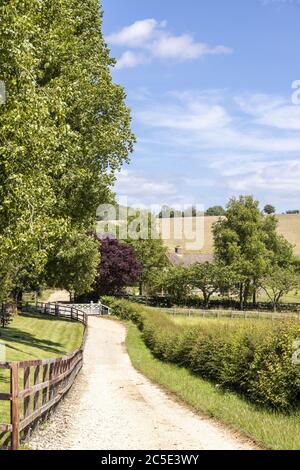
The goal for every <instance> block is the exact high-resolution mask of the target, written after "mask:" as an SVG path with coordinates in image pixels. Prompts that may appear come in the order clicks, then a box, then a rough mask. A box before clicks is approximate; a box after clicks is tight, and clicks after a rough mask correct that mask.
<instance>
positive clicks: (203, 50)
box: [152, 34, 232, 60]
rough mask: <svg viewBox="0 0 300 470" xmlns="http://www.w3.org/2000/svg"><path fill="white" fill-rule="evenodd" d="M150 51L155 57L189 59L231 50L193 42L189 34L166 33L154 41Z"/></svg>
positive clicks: (226, 52)
mask: <svg viewBox="0 0 300 470" xmlns="http://www.w3.org/2000/svg"><path fill="white" fill-rule="evenodd" d="M152 52H153V55H154V56H155V57H160V58H163V59H179V60H189V59H198V57H201V56H204V55H208V54H229V53H231V52H232V50H231V49H229V48H227V47H225V46H216V47H209V46H208V45H207V44H204V43H200V42H195V41H194V39H193V37H192V36H190V35H189V34H183V35H181V36H171V35H167V34H166V35H163V36H161V37H160V38H159V39H158V40H157V41H155V42H154V44H153V49H152Z"/></svg>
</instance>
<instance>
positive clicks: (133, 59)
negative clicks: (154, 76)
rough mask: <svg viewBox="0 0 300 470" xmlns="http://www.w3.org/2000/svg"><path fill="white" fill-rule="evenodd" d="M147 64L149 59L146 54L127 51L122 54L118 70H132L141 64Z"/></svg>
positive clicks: (117, 66)
mask: <svg viewBox="0 0 300 470" xmlns="http://www.w3.org/2000/svg"><path fill="white" fill-rule="evenodd" d="M146 62H147V57H145V55H144V54H139V53H136V52H132V51H126V52H124V53H123V54H122V56H121V57H120V59H119V60H118V62H117V65H116V69H119V70H121V69H124V68H132V67H136V66H137V65H139V64H144V63H146Z"/></svg>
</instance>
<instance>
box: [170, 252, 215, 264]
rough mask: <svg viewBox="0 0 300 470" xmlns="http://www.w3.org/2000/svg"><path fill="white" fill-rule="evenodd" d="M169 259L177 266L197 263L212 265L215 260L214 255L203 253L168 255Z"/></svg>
mask: <svg viewBox="0 0 300 470" xmlns="http://www.w3.org/2000/svg"><path fill="white" fill-rule="evenodd" d="M168 258H169V260H170V262H171V263H172V264H174V265H175V266H180V265H183V266H188V265H190V264H195V263H206V262H208V263H212V262H213V260H214V257H213V255H208V254H203V253H183V254H177V253H168Z"/></svg>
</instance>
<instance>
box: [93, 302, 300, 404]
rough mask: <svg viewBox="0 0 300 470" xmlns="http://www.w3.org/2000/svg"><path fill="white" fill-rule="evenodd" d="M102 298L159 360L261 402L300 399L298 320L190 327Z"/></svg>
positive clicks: (130, 304)
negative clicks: (133, 325) (128, 322)
mask: <svg viewBox="0 0 300 470" xmlns="http://www.w3.org/2000/svg"><path fill="white" fill-rule="evenodd" d="M102 301H103V302H104V303H106V304H107V305H109V306H110V307H111V308H112V309H113V313H114V314H115V315H116V316H118V317H119V318H120V319H122V320H131V321H133V322H134V323H136V324H137V326H138V327H139V329H140V330H141V331H142V336H143V340H144V342H145V344H146V345H147V347H148V348H149V349H150V350H151V351H152V353H153V354H154V355H155V356H156V357H157V358H158V359H161V360H163V361H167V362H171V363H175V364H178V365H181V366H184V367H186V368H188V369H189V370H191V371H192V372H194V373H195V374H198V375H200V376H201V377H204V378H208V379H210V380H213V381H214V382H215V383H217V384H219V385H220V386H221V387H224V388H230V389H231V390H234V391H237V392H239V393H242V394H243V395H244V396H246V397H248V398H249V399H250V400H251V401H252V402H254V403H257V404H259V405H264V406H268V407H272V408H275V409H278V410H285V411H288V410H290V409H292V408H293V407H295V406H297V405H298V404H299V398H300V373H299V368H297V366H295V365H293V363H292V354H293V350H292V349H293V348H292V343H293V340H294V339H297V338H300V325H299V323H298V322H296V321H287V320H285V321H281V322H278V323H276V324H270V323H269V322H263V321H247V322H244V323H240V322H231V323H215V322H211V324H207V323H203V325H199V326H197V327H193V328H191V327H188V326H184V327H182V326H180V325H177V324H175V323H174V322H173V321H172V319H171V318H169V317H168V316H167V315H166V314H164V313H162V312H159V311H155V310H152V309H151V308H149V307H145V306H143V305H140V304H135V303H132V302H129V301H126V300H119V299H113V298H107V297H106V298H103V299H102Z"/></svg>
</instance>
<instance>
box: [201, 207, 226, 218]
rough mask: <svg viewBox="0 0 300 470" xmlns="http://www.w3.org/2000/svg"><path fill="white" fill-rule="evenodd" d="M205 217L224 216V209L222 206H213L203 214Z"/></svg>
mask: <svg viewBox="0 0 300 470" xmlns="http://www.w3.org/2000/svg"><path fill="white" fill-rule="evenodd" d="M205 215H207V216H209V215H210V216H223V215H225V209H224V207H222V206H213V207H209V208H208V209H207V211H206V212H205Z"/></svg>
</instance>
